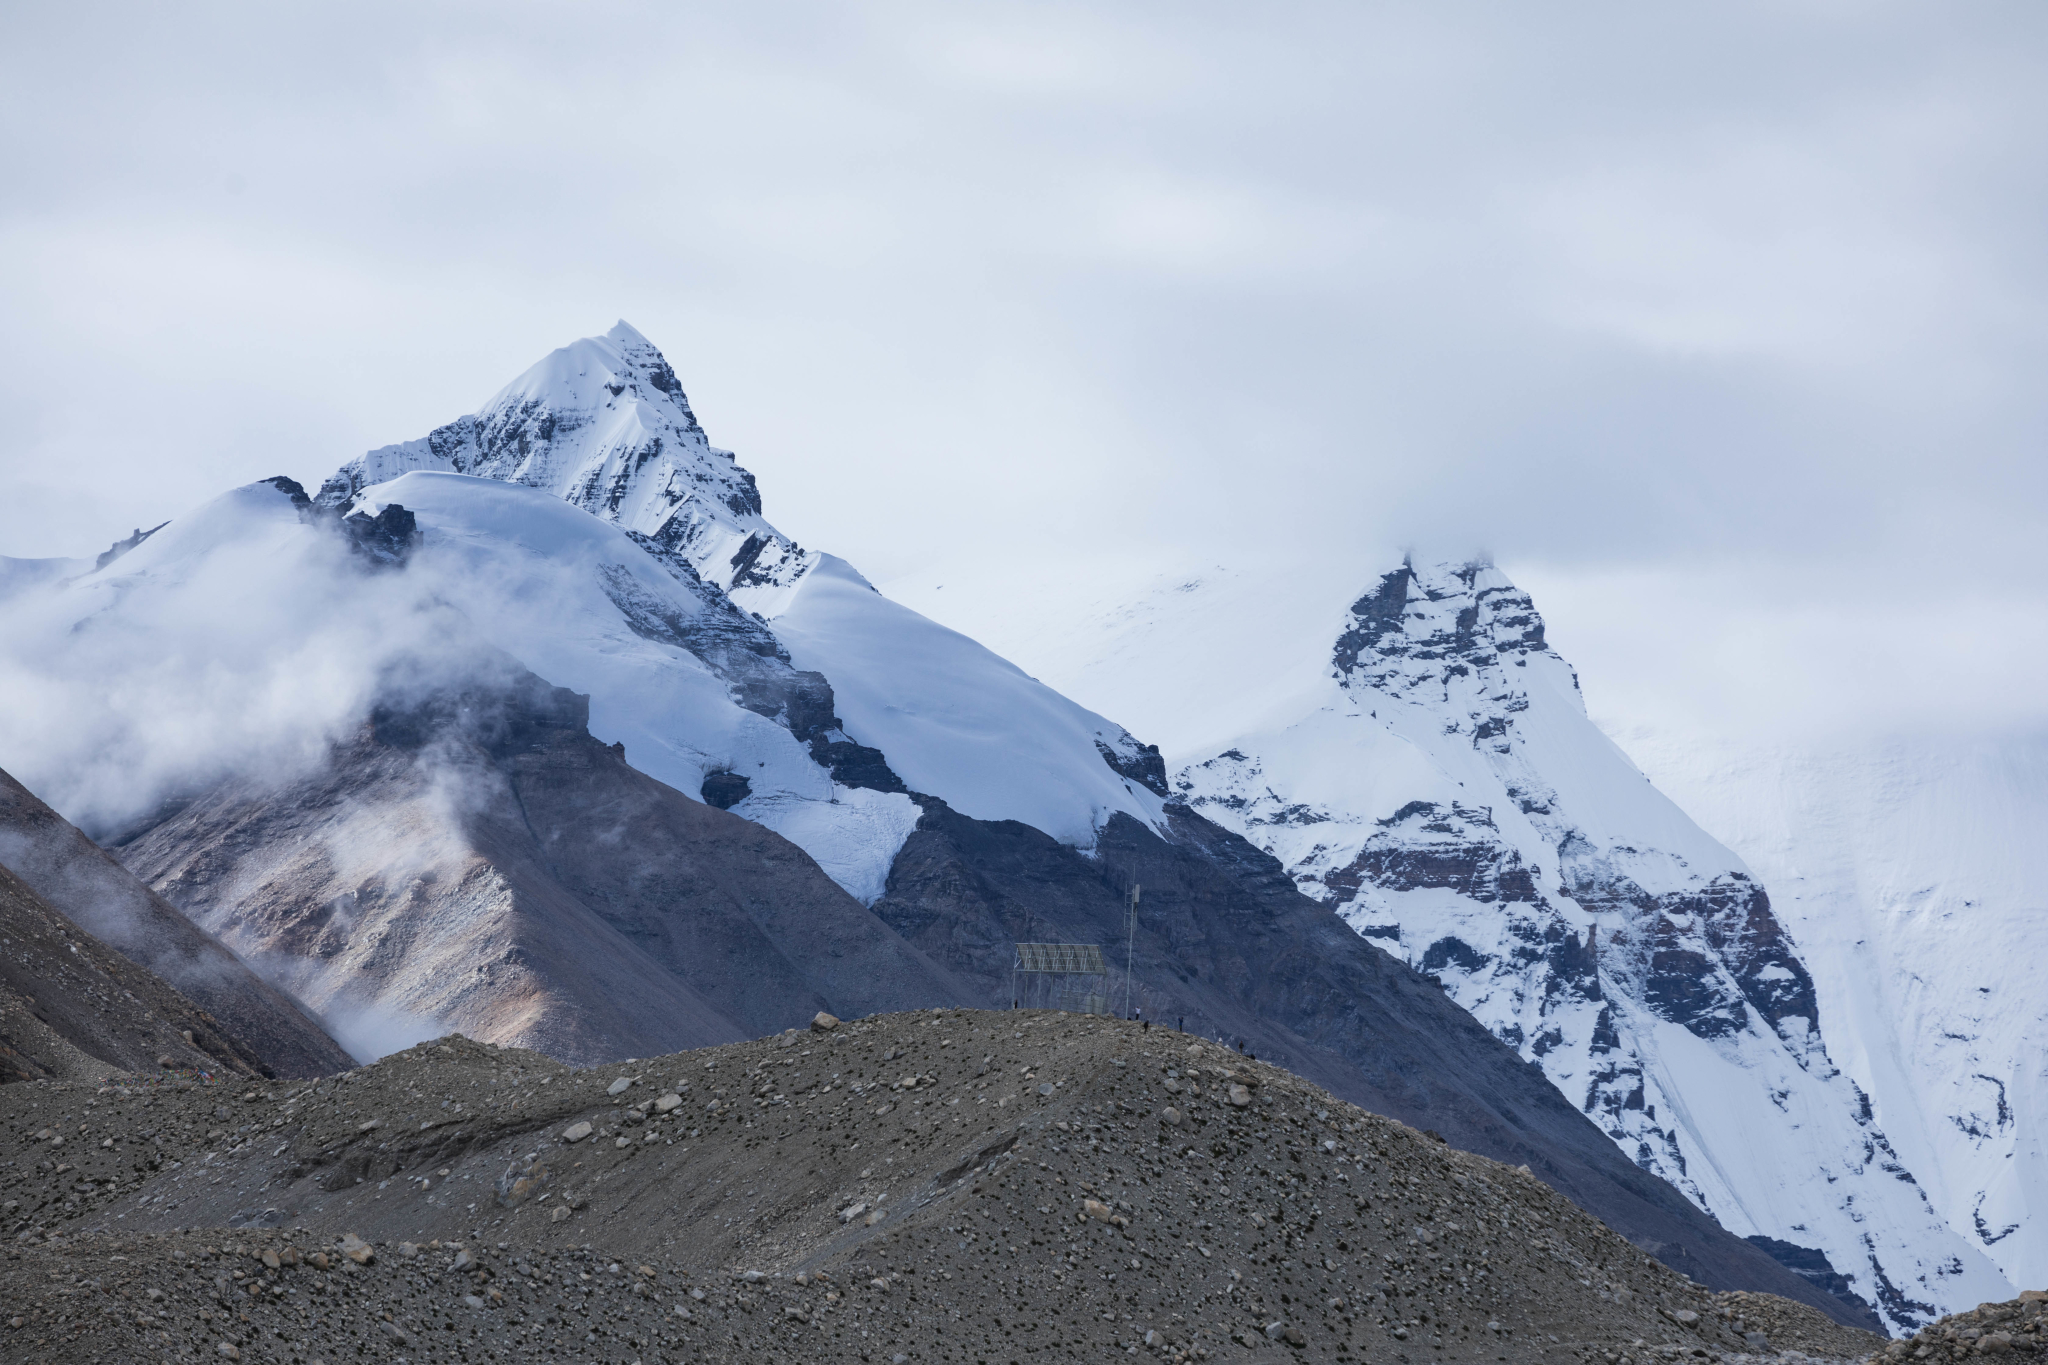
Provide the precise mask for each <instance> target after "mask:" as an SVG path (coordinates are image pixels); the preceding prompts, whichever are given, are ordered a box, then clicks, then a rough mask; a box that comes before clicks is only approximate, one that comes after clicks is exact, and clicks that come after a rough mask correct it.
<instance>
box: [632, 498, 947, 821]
mask: <svg viewBox="0 0 2048 1365" xmlns="http://www.w3.org/2000/svg"><path fill="white" fill-rule="evenodd" d="M627 535H628V536H630V537H631V539H632V540H633V542H634V543H635V544H637V545H639V546H640V548H641V549H643V550H645V551H647V552H648V554H650V555H652V556H653V557H654V558H655V559H656V560H657V561H658V562H660V564H661V565H662V566H663V567H664V568H666V569H667V570H668V571H669V573H670V574H671V575H673V576H674V578H675V580H676V581H677V582H678V583H681V584H682V585H683V586H684V587H685V588H687V589H688V590H689V591H690V594H691V595H692V596H693V597H695V598H696V599H697V601H698V602H699V604H700V610H699V611H698V613H697V614H696V615H695V616H689V617H685V616H682V615H680V614H679V613H677V612H676V611H675V610H673V608H671V607H669V606H668V605H666V604H664V603H662V602H660V601H659V600H657V599H656V598H655V597H653V596H652V595H651V594H649V593H647V592H645V591H643V590H642V589H641V588H640V586H639V585H638V584H636V583H635V582H634V580H633V576H632V575H631V574H630V573H628V572H626V571H625V570H624V569H622V568H616V567H613V566H609V565H608V566H605V567H604V568H603V569H601V570H600V572H601V573H603V575H604V580H605V595H606V596H608V597H610V598H611V600H612V602H613V603H614V604H615V605H616V606H617V607H618V608H619V610H620V611H621V612H623V613H624V614H625V617H626V624H627V625H629V626H630V627H632V629H633V631H634V632H635V633H636V634H638V635H640V636H641V637H642V638H644V639H649V640H657V641H660V642H661V643H663V644H671V645H675V646H676V647H677V648H679V649H685V650H688V651H689V652H690V653H692V654H694V655H696V656H697V657H698V658H699V659H702V660H703V661H704V663H705V664H706V665H707V666H708V667H709V668H710V669H711V671H712V672H714V673H716V674H717V675H718V676H719V677H721V678H723V679H725V681H726V683H727V684H728V685H729V686H730V687H731V688H732V698H733V700H734V701H735V702H737V703H738V704H739V705H741V706H744V707H745V708H747V709H748V710H749V711H752V712H754V713H755V714H756V715H760V716H766V717H767V718H768V719H770V720H772V721H775V722H776V723H777V724H779V725H782V726H783V727H785V728H786V729H788V730H789V732H790V733H791V734H793V735H795V736H796V737H797V739H799V740H801V741H803V743H804V744H805V745H806V746H807V747H808V748H809V749H810V751H811V758H812V759H813V760H814V761H815V762H816V763H817V764H818V766H819V767H821V768H823V769H825V770H826V771H827V772H829V773H831V774H832V778H833V780H834V781H836V782H839V783H842V784H844V785H845V786H849V787H869V788H873V789H874V790H876V791H885V792H900V791H904V790H906V788H905V787H904V785H903V779H901V778H899V777H898V776H897V775H896V774H895V773H894V772H893V771H892V770H891V769H890V767H889V761H888V760H887V759H886V758H884V757H883V756H882V753H881V751H880V750H878V749H872V748H869V747H867V746H866V745H863V744H857V743H855V742H854V741H853V740H851V739H849V738H848V737H847V735H846V732H845V729H844V726H843V724H842V722H841V721H840V719H839V717H838V716H837V715H836V714H834V710H835V703H834V700H833V696H832V684H831V683H829V682H827V681H826V680H825V675H824V674H822V673H817V672H813V671H810V670H806V669H799V668H797V667H796V666H795V665H794V664H792V663H791V662H790V658H789V651H788V650H786V649H784V648H783V646H782V642H781V641H780V640H777V639H776V638H775V636H774V635H773V634H772V633H771V632H770V631H769V630H768V628H767V627H766V626H764V625H762V624H761V623H760V622H759V621H757V620H755V619H754V618H753V617H752V616H750V615H748V614H747V613H746V612H744V611H741V610H740V609H739V608H738V607H736V606H734V605H733V603H732V599H730V598H729V597H727V596H726V595H725V594H724V593H722V592H720V591H719V590H718V589H717V588H716V587H714V586H712V585H711V584H709V583H706V582H705V581H704V580H703V578H702V577H701V576H700V575H699V574H698V573H697V570H696V569H695V568H694V567H693V566H692V565H691V563H690V561H689V560H688V559H687V558H686V557H685V556H683V555H682V554H680V553H678V552H677V551H675V550H673V549H671V548H668V547H667V546H664V545H663V544H661V543H660V541H659V540H658V539H657V538H655V537H652V536H643V535H639V534H637V533H635V532H630V531H629V532H627Z"/></svg>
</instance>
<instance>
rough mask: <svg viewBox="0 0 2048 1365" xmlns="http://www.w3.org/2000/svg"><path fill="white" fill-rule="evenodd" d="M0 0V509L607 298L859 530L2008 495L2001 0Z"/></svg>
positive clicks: (2027, 74)
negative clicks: (1636, 0) (1735, 1)
mask: <svg viewBox="0 0 2048 1365" xmlns="http://www.w3.org/2000/svg"><path fill="white" fill-rule="evenodd" d="M5 24H6V33H5V35H4V36H5V41H4V42H0V63H4V65H0V88H4V90H5V92H6V93H5V94H0V100H4V101H5V107H6V110H7V114H8V117H7V118H6V120H5V123H4V129H5V131H4V133H0V136H4V137H5V139H6V144H5V145H6V148H7V155H8V159H9V164H10V166H11V167H13V168H14V172H13V174H12V175H11V176H10V183H9V185H8V186H7V187H6V188H5V190H4V191H0V193H4V194H5V196H6V198H5V202H4V210H0V246H4V248H5V250H4V251H0V306H4V307H5V308H6V309H7V311H8V315H9V317H10V319H11V320H12V322H13V324H14V325H13V326H12V327H10V328H9V329H8V331H7V333H6V335H5V337H4V338H0V358H4V360H5V364H4V366H0V403H4V405H5V407H6V410H7V411H8V412H9V413H10V414H11V418H10V421H9V422H8V423H7V424H6V427H5V431H4V434H0V476H4V478H5V481H6V487H7V489H8V491H9V494H10V496H9V497H8V498H6V499H4V500H0V552H5V553H9V554H14V555H57V554H67V555H78V554H90V553H93V552H95V551H97V550H98V549H100V548H102V547H103V546H104V545H105V544H106V543H107V542H108V541H110V540H111V539H113V538H114V537H115V536H117V535H122V534H126V532H127V531H128V529H129V528H130V527H131V526H133V525H136V524H142V525H150V524H154V522H155V521H158V520H161V519H162V518H163V517H164V516H167V515H171V514H173V513H175V512H178V511H179V510H181V509H182V508H183V507H185V506H187V505H189V504H190V503H192V502H194V501H196V500H198V499H199V498H202V497H204V496H206V495H208V494H210V493H211V492H212V491H214V490H215V489H218V488H222V487H226V486H229V485H232V484H236V483H240V482H243V481H246V480H248V479H250V478H254V477H260V476H263V475H267V474H270V473H274V472H276V471H277V470H278V469H280V468H284V469H289V470H290V471H291V472H293V473H294V474H295V475H297V476H299V477H301V478H302V479H306V480H317V479H318V478H319V477H320V476H322V475H324V474H325V473H326V472H327V471H328V470H330V469H331V468H333V467H334V466H335V465H338V464H339V463H341V462H342V461H343V460H344V459H346V458H348V457H350V456H352V455H354V454H355V453H357V452H358V451H360V450H361V449H364V448H367V447H369V446H371V445H376V444H381V443H383V442H386V441H391V440H397V439H403V438H406V437H410V436H414V435H418V434H420V433H422V432H424V431H426V430H428V429H429V428H431V427H432V426H433V425H435V424H436V423H438V422H441V421H444V420H446V419H447V418H449V417H450V416H452V415H454V414H456V413H458V412H462V411H467V410H470V409H472V408H474V407H475V406H476V405H477V403H478V402H479V401H481V399H482V398H483V397H485V396H486V395H487V394H488V393H489V392H491V391H492V390H493V389H494V388H495V387H496V386H497V385H499V384H500V383H502V382H504V381H505V380H507V379H509V378H510V377H511V376H512V375H514V374H516V373H517V372H518V371H519V370H520V369H521V368H523V367H524V366H525V365H526V364H528V363H530V362H531V361H532V360H533V359H534V358H536V357H537V356H538V355H539V354H541V353H542V352H544V351H546V350H547V349H549V348H551V347H553V346H556V345H559V344H561V343H562V342H564V341H566V340H568V339H570V338H572V337H574V336H578V335H584V334H588V333H590V332H594V331H597V330H601V329H602V328H603V327H604V326H606V325H608V324H609V323H610V321H611V320H612V319H613V318H614V317H616V316H620V315H623V316H625V317H628V318H630V319H631V320H632V321H633V322H634V323H635V324H636V325H638V326H639V327H640V328H641V329H642V330H643V331H645V332H646V333H647V334H648V335H649V336H650V337H652V338H654V339H655V340H656V341H657V343H659V344H660V345H662V346H663V347H664V348H665V349H666V350H667V351H668V353H669V355H670V358H671V359H672V360H673V361H674V362H675V364H676V366H677V369H678V370H679V372H680V373H681V374H682V375H683V376H684V380H685V383H686V385H687V386H688V387H689V389H690V392H691V395H692V398H693V400H694V401H695V403H696V406H697V409H698V411H699V413H700V414H701V415H702V416H703V418H704V420H705V422H706V425H707V426H708V427H709V429H710V430H711V432H712V434H713V437H714V439H715V440H717V441H718V442H719V443H720V444H723V445H728V446H731V447H732V448H734V449H736V450H738V451H739V452H740V455H741V458H742V459H743V461H745V462H746V463H747V464H748V465H749V466H750V467H751V468H753V469H754V470H755V471H756V472H757V473H758V474H759V475H760V476H761V481H762V486H763V489H764V492H765V494H766V496H767V499H768V510H769V513H770V515H771V516H773V517H774V518H775V519H776V520H777V522H778V523H779V524H780V525H782V526H783V528H784V529H785V530H787V531H789V532H790V533H791V534H793V535H795V536H796V537H797V538H798V539H800V540H802V541H804V542H805V543H807V544H820V545H826V546H829V547H831V548H832V549H833V550H835V551H837V552H839V553H842V554H845V555H846V556H848V557H849V558H851V559H853V560H855V561H856V562H858V563H860V564H861V565H862V566H863V567H864V568H865V569H866V570H867V571H868V572H869V573H870V575H871V576H873V577H875V578H877V579H878V580H879V579H888V578H891V577H894V576H897V575H900V574H903V573H907V572H910V571H912V570H915V569H918V568H919V567H920V566H922V565H925V564H943V563H945V562H946V561H948V560H949V559H959V558H968V557H998V558H1010V559H1017V560H1024V559H1028V558H1030V557H1032V556H1037V555H1047V554H1059V555H1070V556H1071V555H1088V554H1093V553H1096V552H1098V551H1100V550H1101V549H1102V547H1103V546H1104V545H1105V544H1111V543H1113V544H1115V545H1117V546H1118V548H1119V551H1120V552H1122V553H1138V554H1150V555H1154V556H1156V557H1157V558H1158V559H1159V560H1160V561H1161V562H1173V561H1177V560H1179V559H1183V558H1189V557H1213V556H1214V555H1215V554H1217V553H1219V552H1221V553H1224V554H1227V555H1230V556H1242V557H1255V556H1257V555H1259V554H1260V553H1261V552H1262V547H1265V546H1268V545H1272V544H1275V543H1279V542H1288V543H1307V544H1328V545H1332V546H1336V545H1342V546H1344V547H1345V553H1346V554H1347V555H1350V554H1358V553H1362V552H1363V551H1364V550H1367V549H1372V550H1384V551H1386V552H1391V551H1392V550H1393V549H1394V547H1397V546H1402V545H1418V546H1420V547H1421V548H1422V549H1423V550H1424V551H1425V552H1433V553H1441V554H1462V553H1467V552H1469V551H1471V550H1473V549H1475V548H1478V547H1485V548H1487V549H1488V550H1490V551H1491V552H1492V553H1493V554H1494V555H1496V556H1497V557H1498V558H1499V559H1500V561H1501V562H1502V563H1503V565H1504V566H1507V567H1508V568H1509V569H1510V571H1513V570H1514V568H1515V566H1516V565H1517V564H1518V563H1522V564H1528V565H1540V566H1542V567H1543V570H1544V571H1545V572H1552V573H1555V574H1560V575H1573V574H1576V575H1582V576H1585V577H1586V578H1587V579H1588V581H1591V580H1592V579H1597V578H1603V577H1607V576H1612V575H1617V574H1619V575H1627V574H1629V573H1632V572H1637V571H1640V572H1644V573H1662V572H1667V571H1685V572H1693V571H1697V572H1703V573H1707V574H1710V575H1712V574H1716V573H1721V572H1722V570H1720V569H1717V568H1716V567H1715V565H1716V564H1717V563H1718V564H1725V563H1729V562H1733V563H1736V564H1739V565H1741V566H1742V568H1741V572H1742V573H1747V572H1752V571H1754V570H1755V569H1756V568H1757V566H1759V565H1762V566H1765V567H1766V569H1767V570H1768V571H1769V573H1770V576H1772V577H1773V578H1774V580H1775V581H1776V582H1777V583H1778V584H1779V585H1780V587H1779V590H1780V591H1781V592H1784V593H1787V594H1791V595H1793V596H1803V597H1804V598H1805V599H1807V600H1808V601H1809V602H1811V603H1814V604H1818V605H1819V606H1821V607H1823V608H1824V607H1825V606H1826V605H1827V604H1828V603H1830V602H1834V601H1838V600H1840V595H1841V594H1844V593H1847V594H1849V595H1850V596H1851V597H1853V598H1855V599H1856V605H1857V609H1858V610H1866V609H1867V610H1872V611H1876V612H1878V613H1879V614H1880V615H1881V614H1882V612H1883V610H1884V609H1885V604H1886V603H1887V601H1888V600H1890V597H1891V593H1890V590H1889V589H1888V588H1884V587H1879V586H1876V585H1877V584H1878V583H1879V582H1880V580H1886V579H1889V578H1895V577H1897V576H1900V575H1901V574H1904V575H1906V576H1909V577H1913V576H1917V577H1918V578H1919V579H1921V580H1923V581H1924V580H1926V579H1927V578H1929V577H1931V576H1933V575H1937V574H1941V573H1944V572H1949V571H1951V566H1953V565H1955V564H1957V563H1958V562H1959V561H1967V563H1968V564H1969V565H1970V566H1971V567H1972V569H1973V570H1975V571H1977V572H1981V573H1983V574H1985V575H1986V576H1987V577H1990V578H1997V577H2000V576H2011V575H2013V574H2015V573H2016V572H2019V571H2021V570H2022V569H2023V568H2024V567H2025V566H2027V565H2028V564H2030V563H2031V557H2032V543H2033V541H2034V539H2035V538H2037V536H2038V529H2039V527H2040V525H2041V524H2042V520H2043V516H2042V514H2043V511H2044V502H2048V487H2044V480H2048V474H2044V472H2043V471H2044V468H2048V462H2043V461H2041V460H2040V459H2039V456H2038V452H2039V450H2040V449H2041V447H2042V437H2043V435H2044V432H2043V420H2042V418H2043V414H2042V405H2041V401H2040V399H2039V397H2038V389H2039V384H2038V380H2037V378H2036V376H2037V375H2038V374H2039V372H2040V371H2041V369H2042V368H2043V366H2042V360H2043V358H2044V357H2043V343H2042V337H2041V326H2040V323H2039V321H2038V319H2039V318H2040V317H2041V316H2042V314H2043V309H2042V308H2041V307H2040V304H2041V301H2042V293H2043V288H2042V254H2043V252H2042V246H2041V243H2040V240H2039V234H2038V232H2037V231H2035V230H2034V229H2035V225H2036V224H2037V223H2038V221H2039V217H2040V214H2039V207H2040V200H2041V195H2042V191H2041V188H2040V187H2041V185H2042V184H2043V183H2044V181H2043V177H2042V174H2041V172H2042V169H2043V168H2042V160H2043V141H2044V137H2048V134H2044V131H2043V130H2044V129H2048V117H2044V114H2048V109H2044V107H2043V106H2044V103H2048V81H2044V80H2043V79H2042V77H2043V75H2044V73H2043V71H2042V69H2041V67H2042V64H2043V58H2042V56H2041V54H2042V53H2043V52H2048V45H2044V43H2043V42H2042V39H2043V37H2044V36H2048V35H2044V33H2043V28H2044V27H2048V16H2044V15H2043V13H2042V12H2041V11H2040V10H2039V9H2038V8H2037V7H2031V6H2024V5H2017V4H2008V5H1986V6H1973V7H1969V8H1967V9H1957V8H1954V7H1950V8H1945V9H1944V8H1935V7H1926V6H1909V5H1903V4H1892V5H1871V6H1853V7H1852V6H1841V5H1833V4H1820V3H1813V4H1799V5H1783V4H1772V5H1765V4H1748V5H1734V6H1716V7H1712V8H1711V9H1705V8H1701V9H1693V10H1685V9H1682V8H1681V9H1671V8H1654V7H1652V8H1644V7H1623V6H1613V5H1572V6H1545V7H1530V6H1519V5H1485V4H1475V5H1469V6H1461V7H1456V8H1446V7H1443V6H1439V5H1421V4H1409V5H1386V6H1373V7H1359V6H1347V5H1303V6H1296V7H1290V8H1286V9H1283V10H1279V11H1275V10H1273V9H1271V8H1270V7H1267V8H1263V9H1257V10H1248V9H1245V8H1243V7H1241V6H1225V5H1220V4H1213V5H1180V6H1172V7H1151V8H1138V7H1128V6H1106V5H1097V6H1089V5H1066V6H1036V5H1034V6H1028V7H1025V6H1015V7H1000V6H988V7H976V8H973V9H971V10H962V9H960V8H959V7H954V6H936V5H931V6H914V5H913V6H886V7H884V6H876V7H862V6H853V7H848V6H836V5H833V6H827V5H813V6H802V5H797V6H780V7H772V8H761V7H749V8H741V9H737V10H733V9H709V8H707V9H701V10H688V9H671V8H658V7H646V8H630V7H628V8H615V9H613V10H608V11H606V12H605V13H604V14H603V15H602V16H601V17H600V16H590V15H586V16H580V17H578V18H576V19H574V20H567V19H565V16H564V12H563V11H561V10H559V9H557V8H554V7H507V6H492V7H489V8H483V7H476V6H438V7H412V6H407V7H399V6H359V7H353V8H351V9H349V10H347V11H329V12H321V13H315V14H308V13H306V12H287V11H278V10H261V9H256V8H249V7H236V6H218V7H211V8H191V7H188V8H183V9H180V10H178V11H175V12H172V11H166V10H162V9H160V8H156V7H148V6H140V5H136V6H115V7H109V8H104V9H99V10H91V11H88V10H78V9H63V8H60V9H55V10H51V9H44V10H18V11H17V12H16V13H14V14H12V15H10V16H9V17H8V18H7V19H6V20H5ZM1859 567H1861V568H1866V569H1868V570H1869V571H1870V572H1869V574H1868V575H1867V576H1859V575H1858V574H1857V573H1856V572H1854V571H1855V570H1856V569H1858V568H1859ZM1821 568H1825V570H1826V572H1825V573H1820V572H1818V570H1819V569H1821ZM1845 568H1846V569H1847V570H1849V572H1847V573H1846V574H1845V573H1843V572H1842V570H1844V569H1845ZM1739 576H1740V574H1739V573H1738V574H1735V575H1734V576H1725V577H1724V578H1723V579H1722V580H1721V581H1722V583H1723V585H1724V587H1725V588H1726V591H1723V592H1721V593H1720V594H1719V595H1718V597H1716V595H1715V594H1713V593H1702V594H1699V595H1698V596H1699V597H1700V599H1701V600H1702V601H1705V600H1707V599H1708V598H1715V599H1716V600H1718V601H1719V602H1721V604H1722V605H1721V606H1720V607H1719V608H1718V609H1719V610H1721V611H1723V612H1730V613H1734V616H1733V617H1730V618H1729V619H1730V620H1733V621H1736V622H1738V623H1739V621H1740V619H1741V614H1742V612H1743V611H1744V610H1745V607H1744V594H1743V593H1742V592H1739V591H1737V590H1736V589H1735V586H1734V584H1735V581H1736V578H1737V577H1739ZM1589 600H1590V599H1589ZM1900 610H1901V611H1903V610H1904V609H1903V608H1900ZM1552 614H1553V616H1555V615H1556V614H1557V613H1556V611H1555V610H1553V612H1552ZM1899 624H1902V623H1901V622H1895V627H1896V626H1897V625H1899ZM2026 629H2028V630H2034V629H2036V628H2034V627H2031V626H2029V627H2027V628H2026ZM1788 647H1793V646H1788ZM1589 648H1595V649H1596V650H1597V649H1598V648H1605V646H1592V645H1589ZM1621 648H1622V646H1621V645H1620V644H1619V643H1617V644H1616V645H1615V646H1614V652H1616V653H1617V654H1618V653H1619V652H1620V650H1621ZM1794 648H1796V647H1794ZM1025 662H1026V663H1027V664H1028V662H1029V661H1028V660H1027V661H1025Z"/></svg>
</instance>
